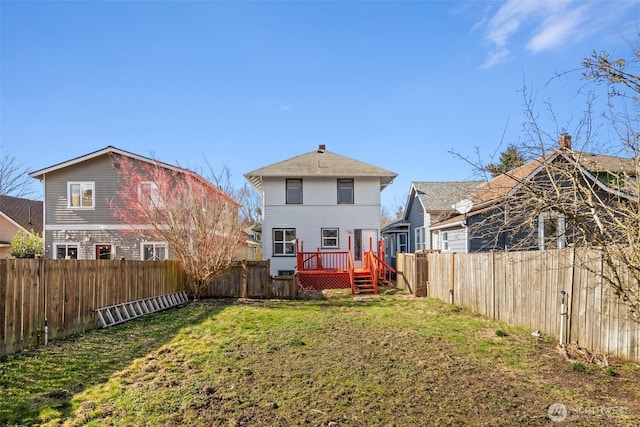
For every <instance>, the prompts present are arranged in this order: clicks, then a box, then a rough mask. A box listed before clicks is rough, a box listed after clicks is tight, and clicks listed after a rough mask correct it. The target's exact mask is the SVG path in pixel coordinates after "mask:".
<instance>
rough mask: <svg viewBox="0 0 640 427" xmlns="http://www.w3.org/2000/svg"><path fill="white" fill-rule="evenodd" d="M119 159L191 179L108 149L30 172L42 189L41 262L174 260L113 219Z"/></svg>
mask: <svg viewBox="0 0 640 427" xmlns="http://www.w3.org/2000/svg"><path fill="white" fill-rule="evenodd" d="M119 156H122V157H126V158H129V159H131V160H132V161H134V162H145V163H152V164H154V165H160V166H161V167H164V168H167V169H169V170H171V171H175V172H179V174H182V173H184V174H192V175H193V174H194V172H192V171H189V170H187V169H183V168H180V167H177V166H173V165H170V164H167V163H162V162H158V161H156V160H153V159H150V158H148V157H144V156H140V155H137V154H134V153H130V152H128V151H125V150H121V149H118V148H115V147H112V146H108V147H106V148H103V149H101V150H98V151H94V152H92V153H89V154H86V155H83V156H80V157H76V158H74V159H71V160H67V161H65V162H62V163H58V164H55V165H53V166H49V167H47V168H44V169H40V170H37V171H35V172H31V173H30V174H29V175H30V176H31V177H32V178H36V179H39V180H40V181H42V183H43V185H44V192H43V194H44V244H45V257H46V258H58V259H60V258H72V259H118V258H127V259H139V260H162V259H172V258H174V257H173V256H172V251H171V248H170V247H168V245H167V242H163V241H155V240H146V239H143V238H140V237H138V236H136V235H135V234H134V233H132V232H131V229H132V228H131V226H130V225H129V224H124V223H122V220H120V219H119V218H117V217H116V216H115V215H114V213H113V210H112V208H111V206H110V203H111V202H112V201H113V200H116V199H117V197H118V196H117V191H118V189H119V186H120V185H121V184H120V182H121V180H120V176H119V174H118V170H117V169H118V168H119V167H120V163H119V162H118V158H119ZM202 179H203V180H204V178H202ZM205 181H206V180H205ZM148 185H150V186H153V185H154V183H152V182H149V183H148ZM212 185H213V184H212Z"/></svg>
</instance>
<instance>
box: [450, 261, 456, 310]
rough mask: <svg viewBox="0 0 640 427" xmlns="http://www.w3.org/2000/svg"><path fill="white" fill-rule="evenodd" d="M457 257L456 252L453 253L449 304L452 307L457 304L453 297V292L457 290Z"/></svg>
mask: <svg viewBox="0 0 640 427" xmlns="http://www.w3.org/2000/svg"><path fill="white" fill-rule="evenodd" d="M455 257H456V253H455V252H451V288H450V289H449V302H450V303H451V305H453V304H454V303H455V299H454V297H453V291H454V288H455V282H456V279H455V272H456V271H455Z"/></svg>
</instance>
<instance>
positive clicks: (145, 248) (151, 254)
mask: <svg viewBox="0 0 640 427" xmlns="http://www.w3.org/2000/svg"><path fill="white" fill-rule="evenodd" d="M142 259H143V260H145V261H160V260H164V259H167V244H166V243H164V242H144V243H143V244H142Z"/></svg>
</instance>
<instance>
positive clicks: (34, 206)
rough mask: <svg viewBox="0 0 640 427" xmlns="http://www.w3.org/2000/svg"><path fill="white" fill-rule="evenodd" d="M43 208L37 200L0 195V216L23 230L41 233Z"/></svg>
mask: <svg viewBox="0 0 640 427" xmlns="http://www.w3.org/2000/svg"><path fill="white" fill-rule="evenodd" d="M42 213H43V208H42V202H41V201H39V200H29V199H23V198H20V197H13V196H7V195H4V194H2V195H0V216H3V217H5V218H6V219H7V220H8V221H10V222H12V223H13V224H15V225H16V226H18V227H21V228H23V229H24V230H25V231H28V232H31V230H33V231H35V232H36V233H39V234H40V233H42V227H43V216H42Z"/></svg>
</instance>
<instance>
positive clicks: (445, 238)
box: [440, 231, 449, 252]
mask: <svg viewBox="0 0 640 427" xmlns="http://www.w3.org/2000/svg"><path fill="white" fill-rule="evenodd" d="M440 248H441V249H442V252H447V251H448V250H449V233H448V232H447V231H443V232H441V233H440Z"/></svg>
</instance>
